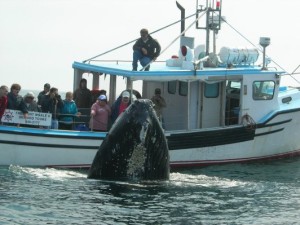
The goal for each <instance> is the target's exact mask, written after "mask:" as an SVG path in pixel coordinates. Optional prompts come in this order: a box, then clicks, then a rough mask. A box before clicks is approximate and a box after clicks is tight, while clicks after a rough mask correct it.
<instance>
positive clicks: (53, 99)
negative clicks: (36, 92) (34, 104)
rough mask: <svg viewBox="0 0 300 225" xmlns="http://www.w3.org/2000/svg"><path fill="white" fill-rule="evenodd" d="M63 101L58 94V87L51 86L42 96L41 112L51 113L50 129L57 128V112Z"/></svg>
mask: <svg viewBox="0 0 300 225" xmlns="http://www.w3.org/2000/svg"><path fill="white" fill-rule="evenodd" d="M63 104H64V103H63V101H62V99H61V97H60V95H59V94H58V89H57V88H55V87H52V88H51V89H50V91H49V93H48V94H46V95H44V96H43V98H42V104H41V106H42V112H45V113H52V121H51V129H58V119H57V118H58V113H59V112H60V109H61V108H62V107H63Z"/></svg>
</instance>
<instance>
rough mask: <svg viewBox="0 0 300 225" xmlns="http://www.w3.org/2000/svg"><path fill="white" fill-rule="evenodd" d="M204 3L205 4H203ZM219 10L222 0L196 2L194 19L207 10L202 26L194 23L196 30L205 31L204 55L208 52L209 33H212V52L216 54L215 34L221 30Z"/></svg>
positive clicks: (200, 0)
mask: <svg viewBox="0 0 300 225" xmlns="http://www.w3.org/2000/svg"><path fill="white" fill-rule="evenodd" d="M203 2H205V4H203ZM221 8H222V0H197V6H196V18H197V19H198V16H199V14H200V13H201V12H203V11H205V10H207V13H206V21H205V23H204V24H199V22H197V23H196V28H197V29H203V30H205V31H206V55H209V52H210V38H211V37H210V32H211V31H212V32H213V37H212V40H213V52H214V53H216V34H217V33H218V31H219V30H220V29H221V20H222V18H221Z"/></svg>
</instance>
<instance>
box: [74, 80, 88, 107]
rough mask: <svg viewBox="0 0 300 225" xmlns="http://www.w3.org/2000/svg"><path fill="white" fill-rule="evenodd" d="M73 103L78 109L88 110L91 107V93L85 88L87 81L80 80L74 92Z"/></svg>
mask: <svg viewBox="0 0 300 225" xmlns="http://www.w3.org/2000/svg"><path fill="white" fill-rule="evenodd" d="M73 98H74V101H75V103H76V105H77V107H78V108H90V107H91V105H92V93H91V91H90V89H88V88H87V80H86V79H84V78H82V79H81V80H80V83H79V87H78V88H77V89H76V90H75V92H74V96H73Z"/></svg>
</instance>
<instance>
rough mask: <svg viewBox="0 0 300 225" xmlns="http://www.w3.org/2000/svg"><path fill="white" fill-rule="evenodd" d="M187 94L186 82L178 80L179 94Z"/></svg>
mask: <svg viewBox="0 0 300 225" xmlns="http://www.w3.org/2000/svg"><path fill="white" fill-rule="evenodd" d="M187 94H188V83H187V82H183V81H180V82H179V95H181V96H187Z"/></svg>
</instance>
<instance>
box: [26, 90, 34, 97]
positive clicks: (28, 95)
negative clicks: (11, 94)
mask: <svg viewBox="0 0 300 225" xmlns="http://www.w3.org/2000/svg"><path fill="white" fill-rule="evenodd" d="M34 97H35V96H34V94H33V92H31V91H30V92H28V93H27V94H26V95H25V96H24V98H34Z"/></svg>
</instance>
